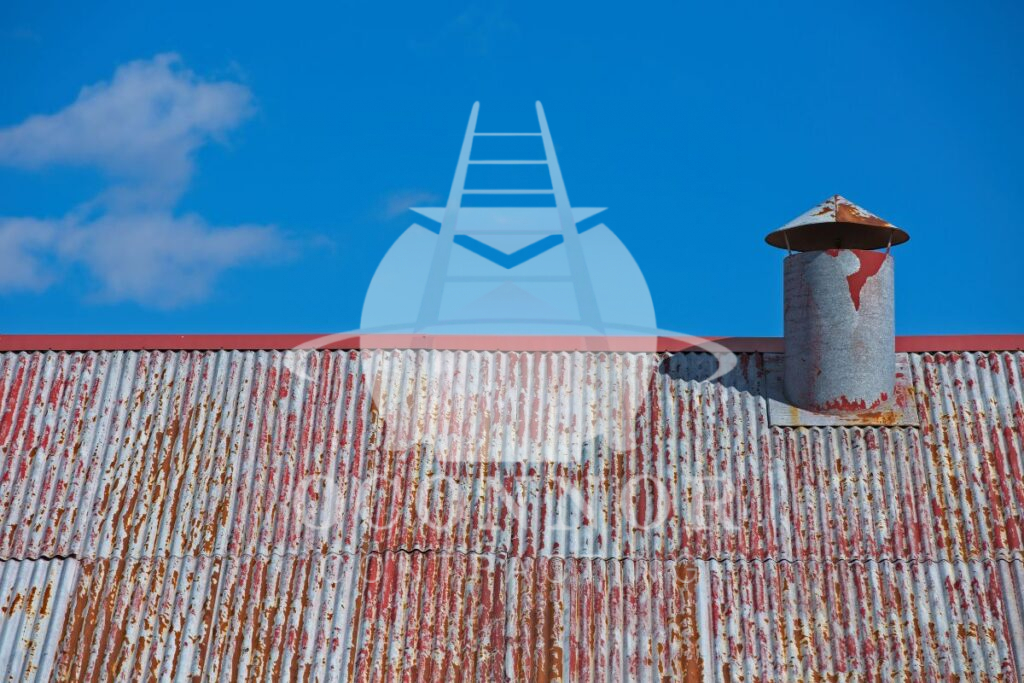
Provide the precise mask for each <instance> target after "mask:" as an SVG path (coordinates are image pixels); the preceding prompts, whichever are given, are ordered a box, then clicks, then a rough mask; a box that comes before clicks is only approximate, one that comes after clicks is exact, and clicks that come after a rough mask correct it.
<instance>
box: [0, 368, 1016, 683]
mask: <svg viewBox="0 0 1024 683" xmlns="http://www.w3.org/2000/svg"><path fill="white" fill-rule="evenodd" d="M904 358H905V362H906V363H907V366H908V367H909V368H910V373H911V382H910V383H911V386H912V392H911V393H912V396H913V400H914V406H915V408H916V410H917V413H918V417H919V422H920V426H911V427H872V428H853V427H815V428H796V427H780V426H770V425H769V423H768V419H767V415H768V413H767V398H766V394H765V369H764V368H765V364H764V355H763V354H761V353H757V352H745V353H741V354H739V358H738V363H737V365H736V367H735V368H734V369H733V370H732V371H731V372H730V373H729V374H727V375H726V376H724V377H721V378H718V379H717V380H715V381H711V382H709V381H706V378H707V377H709V376H711V375H712V374H713V373H714V371H715V368H716V362H715V360H714V359H713V358H712V357H711V356H709V355H707V354H703V353H695V352H682V353H672V352H659V353H646V354H645V353H633V352H610V353H599V352H569V351H564V352H552V351H532V352H512V351H509V352H481V351H470V350H428V349H418V350H417V349H403V350H399V349H394V350H386V349H384V350H361V351H360V350H334V351H318V350H304V351H255V350H251V351H241V350H238V351H230V350H227V351H130V350H121V351H91V352H7V353H0V450H2V455H3V457H2V460H0V463H2V465H0V467H2V469H0V558H4V560H3V561H2V562H0V572H2V574H0V607H2V606H3V605H4V604H10V602H11V601H10V600H8V601H7V603H3V602H2V601H3V600H5V599H6V598H5V597H4V596H6V595H8V593H3V592H2V591H4V590H7V588H6V586H8V585H12V586H13V585H16V586H21V588H17V589H16V590H15V589H12V590H15V592H18V594H25V590H26V589H31V588H32V587H33V586H36V587H41V586H44V585H49V584H47V583H46V581H49V580H50V579H45V580H44V579H42V578H38V579H31V580H29V579H24V580H22V579H17V580H14V579H7V578H5V577H7V576H8V575H10V576H12V577H19V576H28V577H32V576H39V577H43V576H50V574H53V572H57V574H56V575H57V576H59V577H60V578H59V580H58V584H59V585H61V586H63V585H64V583H66V584H67V585H68V586H71V587H72V588H69V589H67V590H66V591H65V593H66V594H67V596H68V598H67V603H68V606H67V608H66V611H65V612H60V613H59V616H56V617H50V616H48V617H47V619H49V621H47V622H45V624H43V625H41V626H29V625H26V624H28V621H26V619H25V617H22V616H12V614H14V612H11V611H10V610H8V611H5V612H4V613H3V614H2V615H0V643H8V642H10V643H13V642H16V641H15V640H10V639H11V638H14V636H11V635H9V634H14V633H16V634H19V635H17V637H18V638H21V639H22V640H23V641H24V642H28V643H31V644H34V645H35V647H36V650H34V651H35V652H45V653H49V654H47V655H46V656H43V655H39V654H36V655H31V656H32V657H35V659H34V660H32V661H34V662H36V663H35V664H24V665H23V664H21V663H18V662H21V661H25V662H27V661H29V659H27V658H24V657H23V659H22V660H17V659H16V658H13V657H12V656H7V657H4V660H5V663H6V665H7V666H8V667H9V668H8V670H9V671H14V670H24V671H27V670H28V669H27V668H26V669H13V668H11V667H15V666H17V667H22V666H25V667H29V666H31V667H35V668H36V669H38V670H40V671H42V669H43V667H44V665H45V662H47V661H49V662H52V666H54V667H56V668H55V669H54V671H57V672H60V673H61V675H62V676H65V677H71V678H82V677H88V676H92V677H94V678H96V679H110V678H115V679H116V678H132V679H134V678H142V677H148V676H153V677H156V678H165V679H185V678H190V677H192V676H195V675H199V674H204V675H206V676H207V677H209V678H214V679H224V680H226V679H229V678H232V677H235V676H244V677H246V678H263V679H266V678H270V679H288V678H292V677H293V676H298V677H309V678H312V679H333V680H352V679H358V680H368V679H378V678H389V677H394V678H410V679H416V678H417V676H422V677H423V678H424V679H428V680H452V677H453V676H454V677H456V678H458V677H460V676H463V675H465V676H468V677H469V678H476V679H478V680H480V679H488V680H496V679H500V678H502V677H505V678H507V679H509V680H524V679H526V678H531V679H532V678H546V679H548V680H558V679H561V680H592V679H598V678H601V679H605V678H609V677H610V678H614V679H618V678H632V679H637V678H639V679H643V678H651V679H653V678H668V679H673V680H678V679H680V678H682V679H687V678H688V679H690V680H730V679H732V678H734V677H736V676H738V675H742V676H743V679H744V680H747V681H750V680H762V681H771V680H793V679H804V680H816V679H821V680H832V679H849V680H861V679H877V678H891V677H895V678H899V677H900V676H903V677H906V678H911V679H921V680H932V679H934V678H937V677H948V676H949V675H950V674H951V673H952V674H954V675H958V676H961V677H965V678H971V679H973V680H1017V678H1016V676H1017V672H1020V671H1024V602H1022V597H1024V592H1022V589H1024V570H1022V568H1021V567H1022V562H1024V447H1022V446H1024V395H1022V379H1024V378H1022V375H1024V353H1021V352H1018V351H1005V352H996V351H991V352H974V353H968V352H962V353H909V354H907V355H906V356H905V357H904ZM659 522H662V523H661V524H659ZM72 556H73V559H71V558H72ZM49 558H57V559H49ZM61 558H66V559H61ZM62 562H64V563H67V564H68V566H71V565H72V564H73V565H74V566H75V571H73V572H72V571H70V570H68V569H54V567H57V566H58V565H59V564H60V563H62ZM30 565H31V566H32V568H30V569H26V568H23V566H24V567H29V566H30ZM61 566H63V565H61ZM19 580H20V581H22V583H20V584H19V583H17V581H19ZM25 581H29V583H25ZM31 581H35V582H36V583H34V584H33V583H31ZM61 582H64V583H61ZM11 594H12V595H13V594H14V593H11ZM62 609H64V608H62ZM15 612H16V610H15ZM19 614H20V613H19ZM33 614H35V613H33ZM51 614H54V615H57V614H58V612H56V611H52V612H51ZM37 621H38V619H37ZM40 623H42V622H40ZM25 634H28V635H25ZM26 639H27V640H26ZM27 651H28V650H26V652H27ZM0 652H8V650H3V651H0ZM26 657H28V656H27V655H26ZM47 657H49V659H47ZM15 678H17V676H15Z"/></svg>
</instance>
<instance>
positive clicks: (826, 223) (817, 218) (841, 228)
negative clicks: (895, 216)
mask: <svg viewBox="0 0 1024 683" xmlns="http://www.w3.org/2000/svg"><path fill="white" fill-rule="evenodd" d="M909 239H910V235H908V234H907V233H906V231H904V230H901V229H900V228H897V227H896V226H895V225H893V224H892V223H890V222H889V221H887V220H884V219H882V218H879V217H878V216H876V215H875V214H873V213H871V212H870V211H868V210H866V209H863V208H861V207H859V206H857V205H856V204H854V203H853V202H851V201H850V200H849V199H846V198H845V197H841V196H839V195H837V194H836V195H832V196H831V197H829V198H828V199H826V200H825V201H823V202H822V203H821V204H818V205H817V206H815V207H814V208H813V209H811V210H810V211H808V212H806V213H804V214H802V215H800V216H797V217H796V218H794V219H793V220H791V221H790V222H789V223H786V224H785V225H784V226H782V227H781V228H779V229H778V230H775V231H773V232H771V233H769V234H768V236H767V237H765V242H767V243H768V244H770V245H772V246H773V247H778V248H780V249H789V250H791V251H820V250H822V249H883V248H885V247H887V246H893V245H897V244H903V243H904V242H906V241H907V240H909Z"/></svg>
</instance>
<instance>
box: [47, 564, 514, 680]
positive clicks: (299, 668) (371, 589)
mask: <svg viewBox="0 0 1024 683" xmlns="http://www.w3.org/2000/svg"><path fill="white" fill-rule="evenodd" d="M82 569H83V573H82V580H81V581H80V582H79V586H78V590H77V593H76V603H75V610H74V615H73V616H72V617H71V618H69V620H68V624H67V626H66V628H65V633H64V639H63V642H62V644H61V655H60V657H59V661H58V669H57V671H58V674H59V676H60V677H61V678H63V679H70V680H95V681H107V680H141V679H146V678H154V679H159V680H195V679H196V678H197V677H200V676H201V677H202V679H203V680H223V681H229V680H334V681H338V680H345V681H383V680H427V681H451V680H500V678H501V675H500V674H501V671H502V669H503V666H504V662H503V647H504V615H505V608H504V579H503V575H502V572H501V569H500V566H499V565H498V563H497V561H496V560H494V559H488V558H479V557H464V556H458V555H454V556H453V555H443V554H440V553H432V554H429V555H428V554H420V553H393V554H392V553H389V554H386V555H367V556H362V557H359V556H352V555H332V554H329V555H315V556H310V557H294V556H275V557H271V558H252V557H230V558H228V557H218V558H211V557H200V558H195V557H193V558H170V559H167V558H162V559H147V560H114V559H104V560H94V561H91V562H88V563H84V564H83V567H82Z"/></svg>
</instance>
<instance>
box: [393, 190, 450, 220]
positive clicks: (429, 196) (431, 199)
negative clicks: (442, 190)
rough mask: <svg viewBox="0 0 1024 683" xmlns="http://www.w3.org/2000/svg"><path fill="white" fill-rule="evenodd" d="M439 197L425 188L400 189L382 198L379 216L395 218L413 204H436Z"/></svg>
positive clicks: (439, 199)
mask: <svg viewBox="0 0 1024 683" xmlns="http://www.w3.org/2000/svg"><path fill="white" fill-rule="evenodd" d="M440 201H441V198H440V197H439V196H437V195H436V194H434V193H433V192H427V191H426V190H400V191H398V192H394V193H392V194H390V195H388V196H387V197H385V198H384V201H383V202H382V203H381V208H380V217H381V218H383V219H385V220H390V219H392V218H397V217H398V216H401V215H402V214H403V213H405V212H406V211H408V210H409V208H410V207H413V206H436V205H437V203H438V202H440Z"/></svg>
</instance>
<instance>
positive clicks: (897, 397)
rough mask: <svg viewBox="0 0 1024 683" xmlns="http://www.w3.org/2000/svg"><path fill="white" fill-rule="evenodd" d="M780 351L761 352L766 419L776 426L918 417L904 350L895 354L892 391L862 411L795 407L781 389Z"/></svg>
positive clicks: (901, 423)
mask: <svg viewBox="0 0 1024 683" xmlns="http://www.w3.org/2000/svg"><path fill="white" fill-rule="evenodd" d="M784 362H785V356H784V354H781V353H766V354H764V374H765V391H766V392H767V396H766V398H767V400H768V422H769V424H771V425H772V426H777V427H844V426H846V427H868V426H887V427H917V426H919V425H920V424H921V420H920V418H919V417H918V414H917V408H916V406H915V403H914V388H913V386H912V381H911V375H910V361H909V359H908V358H907V354H905V353H899V354H896V388H895V391H894V395H893V396H892V397H890V398H889V399H888V400H887V401H885V402H884V403H883V404H882V405H881V406H879V407H878V408H874V409H872V410H865V411H847V412H830V413H819V412H815V411H812V410H806V409H803V408H798V407H796V406H795V405H793V404H792V403H790V401H789V400H788V399H787V398H786V394H785V391H784V390H783V363H784Z"/></svg>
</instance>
